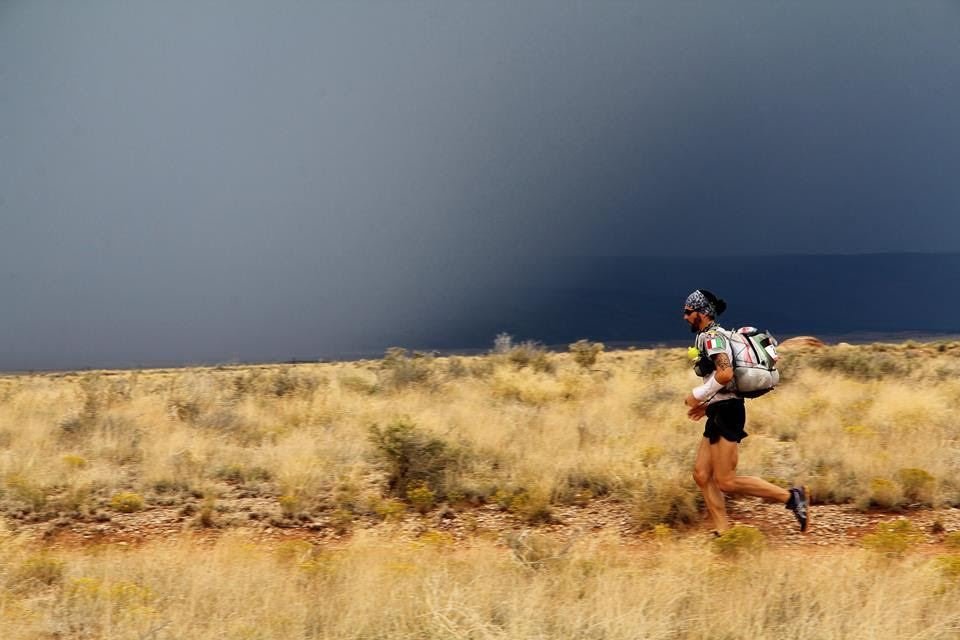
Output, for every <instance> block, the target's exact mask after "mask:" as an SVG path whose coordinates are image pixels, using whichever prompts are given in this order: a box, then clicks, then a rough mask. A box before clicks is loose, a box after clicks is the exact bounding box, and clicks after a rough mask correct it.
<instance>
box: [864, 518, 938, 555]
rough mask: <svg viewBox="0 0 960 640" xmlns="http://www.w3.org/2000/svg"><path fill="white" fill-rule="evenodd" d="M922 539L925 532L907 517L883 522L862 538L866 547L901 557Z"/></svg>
mask: <svg viewBox="0 0 960 640" xmlns="http://www.w3.org/2000/svg"><path fill="white" fill-rule="evenodd" d="M922 541H923V534H922V533H921V532H920V531H918V530H917V528H916V527H915V526H914V525H913V523H912V522H910V520H908V519H906V518H898V519H897V520H894V521H893V522H881V523H880V524H878V525H877V530H876V532H874V533H871V534H867V535H865V536H863V539H862V540H861V542H862V544H863V546H864V547H865V548H867V549H870V550H871V551H875V552H877V553H881V554H883V555H885V556H888V557H901V556H903V555H904V554H906V553H907V552H908V551H910V550H911V549H913V548H914V547H915V546H916V545H917V544H919V543H920V542H922Z"/></svg>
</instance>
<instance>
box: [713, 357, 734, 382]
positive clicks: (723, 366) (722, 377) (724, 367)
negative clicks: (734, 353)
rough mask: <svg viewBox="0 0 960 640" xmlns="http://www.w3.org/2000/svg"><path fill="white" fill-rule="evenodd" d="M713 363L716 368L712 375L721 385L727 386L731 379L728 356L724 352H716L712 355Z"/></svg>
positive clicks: (731, 367)
mask: <svg viewBox="0 0 960 640" xmlns="http://www.w3.org/2000/svg"><path fill="white" fill-rule="evenodd" d="M713 364H714V365H716V367H717V369H716V371H714V372H713V377H714V378H716V380H717V382H718V383H720V384H721V385H722V386H724V387H725V386H727V384H729V383H730V381H731V380H733V366H732V365H731V364H730V356H728V355H727V354H725V353H718V354H717V355H715V356H713Z"/></svg>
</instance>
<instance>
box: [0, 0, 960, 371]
mask: <svg viewBox="0 0 960 640" xmlns="http://www.w3.org/2000/svg"><path fill="white" fill-rule="evenodd" d="M958 167H960V2H956V1H949V2H947V1H944V2H936V1H932V0H930V1H921V2H913V3H904V2H877V1H874V0H870V1H862V2H854V1H848V2H841V3H833V2H803V3H800V2H796V3H786V2H768V1H757V2H742V1H740V2H689V3H688V2H673V1H671V2H662V3H653V2H633V3H625V2H623V3H622V2H616V3H614V2H583V3H578V2H562V1H561V2H557V1H550V2H533V1H525V2H519V3H515V2H470V3H467V2H464V3H460V2H449V1H446V0H443V1H441V0H436V1H432V2H416V3H415V2H342V3H334V2H316V3H312V2H292V1H277V2H266V1H264V2H241V1H229V2H228V1H223V2H212V1H211V2H192V1H189V2H188V1H183V2H120V1H117V2H106V1H100V0H91V1H89V2H82V3H80V2H77V3H66V2H53V1H27V0H21V1H16V0H2V1H0V303H2V305H3V307H2V308H3V312H2V314H0V368H6V369H10V368H34V367H35V368H46V367H77V366H100V365H135V364H149V363H160V362H191V361H193V362H196V361H206V362H210V361H214V362H217V361H225V360H230V359H242V360H257V359H271V360H276V359H286V358H289V357H293V356H299V357H312V356H316V355H318V354H324V353H334V352H342V351H345V350H349V349H359V348H363V347H365V346H369V344H371V340H373V337H374V336H380V335H383V334H384V332H385V331H388V330H389V329H390V328H391V327H396V326H401V325H404V324H409V323H423V322H433V323H436V324H437V326H442V325H443V323H445V322H455V321H457V318H458V317H459V316H458V309H457V308H456V305H457V304H458V299H457V297H456V296H455V295H448V292H456V291H467V290H470V291H473V290H478V291H479V290H483V291H487V292H491V291H493V292H495V291H497V289H498V287H500V286H508V285H509V284H510V283H512V282H514V281H516V280H517V279H518V278H521V279H522V277H523V275H524V274H523V269H524V267H523V266H522V265H524V264H525V263H526V261H528V260H529V259H531V258H537V257H540V256H559V255H581V256H582V255H659V256H683V255H688V254H690V253H691V252H696V253H697V254H698V255H701V254H704V255H726V256H729V255H737V254H742V253H747V254H795V253H870V252H899V251H916V252H936V251H958V250H960V215H958V214H960V180H958V179H957V174H958ZM651 277H656V275H655V274H651ZM681 293H685V292H681ZM491 295H493V294H491ZM481 302H485V301H481ZM489 302H490V304H494V305H495V304H496V302H497V301H496V299H495V296H494V297H493V298H491V300H490V301H489ZM471 304H474V305H476V304H477V301H476V300H471ZM373 342H376V340H373Z"/></svg>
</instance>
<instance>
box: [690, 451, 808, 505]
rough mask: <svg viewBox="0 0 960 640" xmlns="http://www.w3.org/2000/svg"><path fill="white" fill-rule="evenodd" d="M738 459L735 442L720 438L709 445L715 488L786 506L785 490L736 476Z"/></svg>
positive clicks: (786, 496) (762, 481)
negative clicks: (773, 501)
mask: <svg viewBox="0 0 960 640" xmlns="http://www.w3.org/2000/svg"><path fill="white" fill-rule="evenodd" d="M698 455H699V454H698ZM739 457H740V453H739V451H738V445H737V443H736V442H730V441H729V440H725V439H724V438H720V439H719V440H718V441H717V442H716V443H715V444H712V445H710V462H711V465H712V468H713V478H714V480H715V481H716V483H717V487H718V488H719V489H720V490H721V491H725V492H727V493H740V494H744V495H748V496H756V497H758V498H766V499H767V500H775V501H777V502H782V503H784V504H786V502H787V501H788V500H789V499H790V492H789V491H787V490H786V489H784V488H782V487H778V486H777V485H775V484H771V483H769V482H767V481H766V480H764V479H762V478H757V477H755V476H738V475H737V462H738V460H739ZM698 459H699V457H698Z"/></svg>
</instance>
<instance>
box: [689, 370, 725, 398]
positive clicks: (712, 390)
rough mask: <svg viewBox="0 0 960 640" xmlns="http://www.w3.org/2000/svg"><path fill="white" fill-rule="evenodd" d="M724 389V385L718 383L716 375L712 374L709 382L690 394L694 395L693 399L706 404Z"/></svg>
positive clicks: (708, 379)
mask: <svg viewBox="0 0 960 640" xmlns="http://www.w3.org/2000/svg"><path fill="white" fill-rule="evenodd" d="M722 389H723V385H722V384H720V383H719V382H717V376H716V374H715V373H711V374H710V377H709V378H707V381H706V382H704V383H703V384H702V385H700V386H699V387H695V388H694V389H693V391H691V392H690V393H692V394H693V397H694V398H696V399H697V400H699V401H700V402H706V401H707V400H709V399H710V398H712V397H713V396H715V395H717V394H718V393H720V391H721V390H722Z"/></svg>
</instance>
